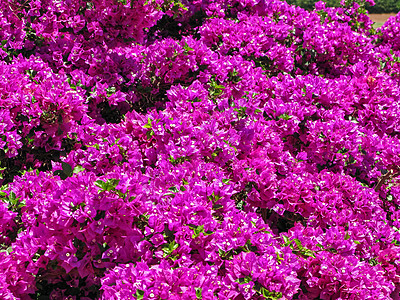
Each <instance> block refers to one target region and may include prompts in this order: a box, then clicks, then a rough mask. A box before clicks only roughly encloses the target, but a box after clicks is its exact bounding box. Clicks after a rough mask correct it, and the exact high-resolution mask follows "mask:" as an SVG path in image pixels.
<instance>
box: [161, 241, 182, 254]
mask: <svg viewBox="0 0 400 300" xmlns="http://www.w3.org/2000/svg"><path fill="white" fill-rule="evenodd" d="M178 247H179V244H177V243H175V241H172V242H171V243H169V244H165V245H164V246H163V252H164V255H163V256H164V258H165V257H167V256H168V255H171V254H172V252H174V250H175V249H176V248H178Z"/></svg>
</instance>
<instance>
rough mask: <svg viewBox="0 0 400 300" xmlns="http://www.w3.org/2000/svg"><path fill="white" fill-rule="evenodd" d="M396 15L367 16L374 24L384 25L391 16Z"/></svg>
mask: <svg viewBox="0 0 400 300" xmlns="http://www.w3.org/2000/svg"><path fill="white" fill-rule="evenodd" d="M395 15H396V14H394V13H393V14H369V17H370V18H371V20H372V21H374V22H375V23H385V22H386V21H387V19H389V17H391V16H395Z"/></svg>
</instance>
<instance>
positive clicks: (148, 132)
mask: <svg viewBox="0 0 400 300" xmlns="http://www.w3.org/2000/svg"><path fill="white" fill-rule="evenodd" d="M153 135H154V131H153V129H152V130H149V131H147V132H146V136H147V139H148V140H150V139H151V137H152V136H153Z"/></svg>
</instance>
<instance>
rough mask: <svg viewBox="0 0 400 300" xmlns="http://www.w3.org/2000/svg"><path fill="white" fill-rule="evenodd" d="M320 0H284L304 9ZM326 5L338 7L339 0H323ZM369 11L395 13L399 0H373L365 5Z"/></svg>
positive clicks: (398, 8) (399, 3)
mask: <svg viewBox="0 0 400 300" xmlns="http://www.w3.org/2000/svg"><path fill="white" fill-rule="evenodd" d="M318 1H320V0H286V2H287V3H289V4H293V5H297V6H300V7H302V8H304V9H308V10H313V9H314V8H315V3H317V2H318ZM323 1H324V2H325V3H326V5H327V6H330V7H340V1H341V0H323ZM366 9H367V10H368V12H370V13H377V14H381V13H397V12H398V11H399V10H400V0H375V5H373V6H372V5H369V4H367V5H366Z"/></svg>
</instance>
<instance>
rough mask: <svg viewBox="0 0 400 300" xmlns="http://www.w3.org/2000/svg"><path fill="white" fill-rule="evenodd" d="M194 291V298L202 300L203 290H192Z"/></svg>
mask: <svg viewBox="0 0 400 300" xmlns="http://www.w3.org/2000/svg"><path fill="white" fill-rule="evenodd" d="M194 289H195V290H196V298H197V299H203V295H202V294H203V290H202V288H194Z"/></svg>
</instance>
